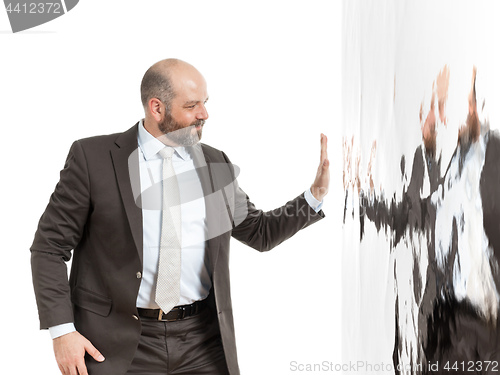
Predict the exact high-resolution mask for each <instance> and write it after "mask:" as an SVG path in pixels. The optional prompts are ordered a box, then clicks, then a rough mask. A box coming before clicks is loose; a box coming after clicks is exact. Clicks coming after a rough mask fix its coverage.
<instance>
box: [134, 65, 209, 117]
mask: <svg viewBox="0 0 500 375" xmlns="http://www.w3.org/2000/svg"><path fill="white" fill-rule="evenodd" d="M182 73H188V74H196V75H199V76H201V74H200V73H199V72H198V70H196V68H195V67H194V66H192V65H191V64H188V63H187V62H185V61H182V60H179V59H165V60H161V61H158V62H157V63H156V64H154V65H153V66H151V67H150V68H149V69H148V70H147V71H146V73H145V74H144V77H143V78H142V82H141V101H142V105H143V107H145V108H146V106H147V104H148V101H149V100H150V99H152V98H158V99H160V100H161V101H162V102H163V103H164V104H165V106H166V107H167V109H168V110H170V103H171V102H172V100H173V99H174V98H175V96H176V93H177V90H176V86H178V85H177V84H176V82H175V79H174V77H175V76H176V75H178V74H182Z"/></svg>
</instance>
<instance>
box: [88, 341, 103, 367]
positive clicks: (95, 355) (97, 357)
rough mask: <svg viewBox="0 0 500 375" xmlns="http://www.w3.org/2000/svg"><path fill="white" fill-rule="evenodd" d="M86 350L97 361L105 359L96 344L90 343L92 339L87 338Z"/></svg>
mask: <svg viewBox="0 0 500 375" xmlns="http://www.w3.org/2000/svg"><path fill="white" fill-rule="evenodd" d="M85 350H86V351H87V353H89V354H90V356H91V357H92V358H94V359H95V360H96V361H97V362H102V361H104V356H103V355H102V354H101V353H100V352H99V350H97V349H96V348H95V347H94V345H92V344H91V343H90V341H88V340H87V343H86V344H85Z"/></svg>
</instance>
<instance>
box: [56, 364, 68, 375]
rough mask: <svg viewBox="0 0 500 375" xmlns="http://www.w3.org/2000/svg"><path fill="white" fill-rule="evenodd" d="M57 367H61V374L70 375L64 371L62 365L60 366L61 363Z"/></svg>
mask: <svg viewBox="0 0 500 375" xmlns="http://www.w3.org/2000/svg"><path fill="white" fill-rule="evenodd" d="M57 366H58V367H59V371H61V374H63V375H68V374H67V372H66V370H65V369H64V367H63V366H62V365H60V364H59V363H58V364H57Z"/></svg>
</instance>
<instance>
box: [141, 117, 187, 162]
mask: <svg viewBox="0 0 500 375" xmlns="http://www.w3.org/2000/svg"><path fill="white" fill-rule="evenodd" d="M137 138H138V142H139V147H140V149H141V150H142V153H143V155H144V159H146V160H150V159H154V158H158V157H160V156H159V155H158V152H159V151H160V150H161V149H163V148H164V147H165V145H164V144H163V143H162V142H161V141H160V140H158V139H157V138H155V137H153V135H152V134H151V133H149V132H148V131H147V130H146V128H145V127H144V121H143V120H141V121H139V132H138V135H137ZM174 149H175V151H176V153H177V155H178V156H180V158H181V159H182V160H189V159H191V157H190V155H189V153H188V152H187V150H186V148H185V147H182V146H178V147H174Z"/></svg>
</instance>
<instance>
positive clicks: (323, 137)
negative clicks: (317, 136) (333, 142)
mask: <svg viewBox="0 0 500 375" xmlns="http://www.w3.org/2000/svg"><path fill="white" fill-rule="evenodd" d="M326 149H327V138H326V135H324V134H323V133H321V157H320V162H321V163H323V162H324V161H325V159H326V158H327V157H328V154H327V151H326Z"/></svg>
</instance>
